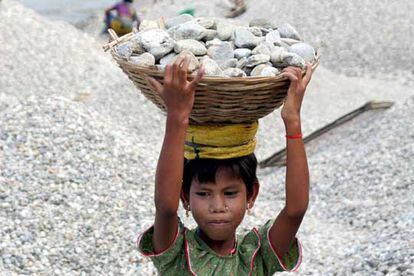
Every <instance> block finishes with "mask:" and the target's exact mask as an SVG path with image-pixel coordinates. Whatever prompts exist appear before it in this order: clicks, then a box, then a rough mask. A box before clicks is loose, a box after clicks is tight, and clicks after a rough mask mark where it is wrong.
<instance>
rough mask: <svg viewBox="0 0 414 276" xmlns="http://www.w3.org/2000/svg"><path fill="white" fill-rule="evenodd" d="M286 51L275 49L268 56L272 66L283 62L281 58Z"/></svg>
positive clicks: (280, 48) (279, 48)
mask: <svg viewBox="0 0 414 276" xmlns="http://www.w3.org/2000/svg"><path fill="white" fill-rule="evenodd" d="M287 52H288V51H287V50H286V49H285V48H284V47H275V48H274V49H273V51H272V53H271V54H270V61H271V62H272V63H273V64H278V63H282V62H283V58H284V56H285V54H286V53H287Z"/></svg>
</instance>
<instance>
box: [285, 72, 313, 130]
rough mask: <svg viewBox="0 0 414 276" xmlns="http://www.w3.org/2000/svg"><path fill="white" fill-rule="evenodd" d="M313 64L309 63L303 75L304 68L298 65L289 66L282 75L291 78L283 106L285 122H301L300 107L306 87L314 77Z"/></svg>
mask: <svg viewBox="0 0 414 276" xmlns="http://www.w3.org/2000/svg"><path fill="white" fill-rule="evenodd" d="M312 73H313V70H312V65H311V64H307V66H306V74H305V76H304V77H302V70H301V69H300V68H297V67H287V68H285V69H284V70H283V73H282V74H281V75H282V76H285V77H287V78H288V79H289V80H290V86H289V90H288V93H287V98H286V100H285V103H284V105H283V108H282V113H281V115H282V119H283V121H284V122H285V124H289V123H295V122H300V108H301V106H302V100H303V96H304V95H305V90H306V87H307V86H308V84H309V82H310V80H311V77H312Z"/></svg>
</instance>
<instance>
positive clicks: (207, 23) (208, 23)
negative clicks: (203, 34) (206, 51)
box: [194, 17, 217, 30]
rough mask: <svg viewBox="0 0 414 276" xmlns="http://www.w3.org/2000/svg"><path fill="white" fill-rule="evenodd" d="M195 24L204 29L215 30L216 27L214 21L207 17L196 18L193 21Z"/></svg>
mask: <svg viewBox="0 0 414 276" xmlns="http://www.w3.org/2000/svg"><path fill="white" fill-rule="evenodd" d="M194 21H195V22H197V24H199V25H200V26H202V27H204V28H206V29H214V30H215V29H216V28H217V25H216V21H215V20H214V18H209V17H197V18H195V19H194Z"/></svg>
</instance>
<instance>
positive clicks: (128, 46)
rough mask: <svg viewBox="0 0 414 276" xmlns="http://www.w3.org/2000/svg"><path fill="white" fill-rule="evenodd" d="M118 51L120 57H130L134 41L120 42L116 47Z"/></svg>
mask: <svg viewBox="0 0 414 276" xmlns="http://www.w3.org/2000/svg"><path fill="white" fill-rule="evenodd" d="M116 52H117V54H118V55H119V56H120V57H122V58H124V59H129V58H130V57H131V55H132V43H131V42H129V41H128V42H124V43H122V44H119V45H118V46H117V47H116Z"/></svg>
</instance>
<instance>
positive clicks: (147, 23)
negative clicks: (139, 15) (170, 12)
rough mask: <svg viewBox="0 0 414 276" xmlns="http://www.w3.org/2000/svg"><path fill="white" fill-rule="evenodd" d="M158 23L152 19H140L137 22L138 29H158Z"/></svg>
mask: <svg viewBox="0 0 414 276" xmlns="http://www.w3.org/2000/svg"><path fill="white" fill-rule="evenodd" d="M159 27H160V26H159V25H158V22H157V21H154V20H146V19H144V20H142V21H141V23H140V24H139V31H140V32H142V31H145V30H151V29H159Z"/></svg>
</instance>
